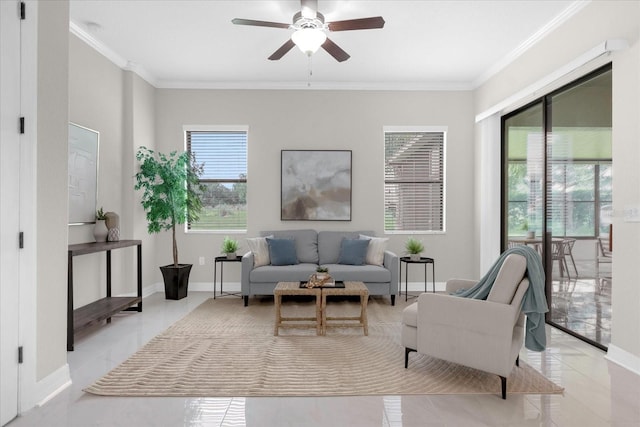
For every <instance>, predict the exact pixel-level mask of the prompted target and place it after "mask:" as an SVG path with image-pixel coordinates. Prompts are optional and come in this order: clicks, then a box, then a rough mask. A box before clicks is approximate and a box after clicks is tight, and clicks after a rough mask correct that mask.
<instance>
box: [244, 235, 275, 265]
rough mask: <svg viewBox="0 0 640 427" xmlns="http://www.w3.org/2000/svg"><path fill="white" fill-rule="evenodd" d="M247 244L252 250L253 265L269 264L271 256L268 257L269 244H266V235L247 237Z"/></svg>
mask: <svg viewBox="0 0 640 427" xmlns="http://www.w3.org/2000/svg"><path fill="white" fill-rule="evenodd" d="M268 237H273V236H268ZM247 245H249V250H250V251H251V252H253V266H254V267H261V266H263V265H269V264H271V258H270V257H269V245H267V238H266V237H251V238H247Z"/></svg>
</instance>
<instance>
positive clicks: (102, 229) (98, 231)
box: [93, 207, 109, 242]
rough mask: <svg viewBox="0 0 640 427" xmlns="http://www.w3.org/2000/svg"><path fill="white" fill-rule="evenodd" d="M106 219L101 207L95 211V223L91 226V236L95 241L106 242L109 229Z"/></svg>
mask: <svg viewBox="0 0 640 427" xmlns="http://www.w3.org/2000/svg"><path fill="white" fill-rule="evenodd" d="M106 219H107V216H106V214H105V213H104V210H103V209H102V207H101V208H100V209H98V210H97V211H96V225H94V226H93V238H94V239H95V240H96V242H106V241H107V235H108V234H109V230H108V229H107V225H106V223H105V221H106Z"/></svg>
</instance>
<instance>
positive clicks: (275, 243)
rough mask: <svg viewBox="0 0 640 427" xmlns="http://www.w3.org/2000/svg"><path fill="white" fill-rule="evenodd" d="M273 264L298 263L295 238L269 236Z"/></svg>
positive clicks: (268, 241)
mask: <svg viewBox="0 0 640 427" xmlns="http://www.w3.org/2000/svg"><path fill="white" fill-rule="evenodd" d="M267 245H269V258H271V265H294V264H297V263H298V258H297V256H296V242H295V241H294V240H293V239H276V238H270V237H267Z"/></svg>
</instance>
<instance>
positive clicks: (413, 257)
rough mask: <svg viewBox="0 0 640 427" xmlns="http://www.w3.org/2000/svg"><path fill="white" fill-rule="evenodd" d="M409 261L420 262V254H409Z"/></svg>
mask: <svg viewBox="0 0 640 427" xmlns="http://www.w3.org/2000/svg"><path fill="white" fill-rule="evenodd" d="M409 259H410V260H411V261H420V254H410V255H409Z"/></svg>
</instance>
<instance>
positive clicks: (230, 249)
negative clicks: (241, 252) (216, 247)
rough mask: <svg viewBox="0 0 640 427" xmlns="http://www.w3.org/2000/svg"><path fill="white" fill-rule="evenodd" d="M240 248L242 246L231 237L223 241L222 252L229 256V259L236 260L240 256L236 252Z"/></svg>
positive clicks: (226, 237)
mask: <svg viewBox="0 0 640 427" xmlns="http://www.w3.org/2000/svg"><path fill="white" fill-rule="evenodd" d="M239 247H240V245H239V244H238V241H237V240H233V239H232V238H230V237H229V236H225V238H224V240H223V241H222V247H221V250H222V253H223V254H227V258H229V259H236V257H237V256H238V255H237V254H236V251H237V250H238V248H239Z"/></svg>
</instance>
